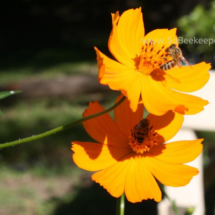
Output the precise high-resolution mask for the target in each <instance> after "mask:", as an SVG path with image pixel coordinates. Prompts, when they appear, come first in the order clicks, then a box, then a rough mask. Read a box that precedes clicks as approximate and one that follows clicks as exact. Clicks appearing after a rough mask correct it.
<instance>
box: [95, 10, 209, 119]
mask: <svg viewBox="0 0 215 215" xmlns="http://www.w3.org/2000/svg"><path fill="white" fill-rule="evenodd" d="M112 25H113V29H112V32H111V34H110V38H109V42H108V48H109V50H110V52H111V53H112V55H113V56H114V57H115V58H116V59H117V61H115V60H112V59H110V58H108V57H107V56H105V55H104V54H103V53H101V52H100V51H99V50H98V49H97V48H95V50H96V54H97V61H98V67H99V82H100V83H101V84H104V85H108V86H109V87H110V88H111V89H113V90H120V91H121V92H122V93H123V94H124V95H125V96H126V97H127V98H128V99H129V101H130V107H131V108H132V110H133V111H136V109H137V106H138V102H139V98H140V95H141V97H142V100H143V103H144V105H145V107H146V109H147V110H148V112H150V113H153V114H155V115H163V114H165V113H166V112H167V111H168V110H173V111H176V112H178V113H180V114H196V113H198V112H200V111H202V110H203V107H204V106H205V105H207V104H208V102H207V101H205V100H203V99H201V98H198V97H195V96H191V95H188V94H184V93H180V92H179V91H182V92H193V91H196V90H198V89H200V88H202V87H203V86H204V85H205V83H206V82H207V81H208V79H209V73H208V70H209V69H210V67H211V66H210V64H206V63H205V62H202V63H199V64H196V65H192V67H190V66H183V67H178V66H175V67H174V68H172V69H169V70H162V69H160V67H161V65H163V64H165V63H167V62H170V61H172V60H173V57H171V56H170V55H168V54H167V49H168V48H169V47H170V46H171V45H172V44H175V45H176V47H178V38H177V36H176V29H175V28H174V29H171V30H168V29H157V30H154V31H152V32H150V33H148V34H147V35H145V30H144V26H143V17H142V13H141V8H138V9H135V10H134V9H130V10H127V11H125V12H124V13H123V14H122V15H121V17H120V16H119V12H116V14H112Z"/></svg>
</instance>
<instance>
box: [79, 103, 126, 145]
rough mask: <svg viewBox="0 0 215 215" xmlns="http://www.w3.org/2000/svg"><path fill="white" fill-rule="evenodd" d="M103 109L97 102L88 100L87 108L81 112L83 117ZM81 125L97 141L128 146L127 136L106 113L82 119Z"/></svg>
mask: <svg viewBox="0 0 215 215" xmlns="http://www.w3.org/2000/svg"><path fill="white" fill-rule="evenodd" d="M104 110H105V109H104V108H103V107H102V106H101V105H100V104H99V103H98V102H94V103H92V102H90V103H89V108H88V109H86V110H85V111H84V113H83V117H86V116H90V115H92V114H96V113H99V112H101V111H104ZM83 125H84V128H85V130H86V131H87V133H88V134H89V135H90V136H91V137H92V138H93V139H94V140H96V141H98V142H99V143H103V144H108V145H114V146H122V147H129V145H128V137H127V136H124V135H123V133H122V132H121V131H120V129H119V128H118V126H117V124H116V123H115V121H114V120H113V119H112V118H111V116H110V115H109V114H108V113H107V114H103V115H101V116H99V117H96V118H93V119H90V120H87V121H84V122H83Z"/></svg>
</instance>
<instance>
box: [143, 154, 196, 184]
mask: <svg viewBox="0 0 215 215" xmlns="http://www.w3.org/2000/svg"><path fill="white" fill-rule="evenodd" d="M145 164H146V165H147V168H148V169H149V170H150V172H151V173H152V174H153V175H154V177H155V178H156V179H157V180H158V181H160V182H161V183H162V184H164V185H166V186H172V187H179V186H185V185H187V184H188V183H189V182H190V180H191V179H192V178H193V176H195V175H197V174H198V173H199V171H198V169H196V168H194V167H190V166H186V165H182V164H169V163H165V162H161V161H159V160H157V159H156V158H151V157H147V158H146V162H145Z"/></svg>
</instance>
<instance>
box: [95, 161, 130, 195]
mask: <svg viewBox="0 0 215 215" xmlns="http://www.w3.org/2000/svg"><path fill="white" fill-rule="evenodd" d="M130 164H131V163H130V159H129V157H128V158H126V159H123V160H122V161H120V162H117V163H116V164H114V165H112V166H111V167H109V168H107V169H104V170H101V171H100V172H97V173H95V174H93V175H92V180H94V181H95V182H97V183H99V184H100V185H101V186H103V187H104V188H105V189H106V190H107V191H108V192H109V193H110V194H111V195H112V196H113V197H116V198H118V197H120V196H121V195H122V193H123V192H124V190H125V179H126V175H127V173H128V169H129V167H130Z"/></svg>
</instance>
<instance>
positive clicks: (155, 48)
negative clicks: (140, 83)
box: [138, 40, 172, 75]
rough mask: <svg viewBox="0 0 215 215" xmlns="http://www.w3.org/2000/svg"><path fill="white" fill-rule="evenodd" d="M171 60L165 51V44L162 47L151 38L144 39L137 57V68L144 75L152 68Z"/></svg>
mask: <svg viewBox="0 0 215 215" xmlns="http://www.w3.org/2000/svg"><path fill="white" fill-rule="evenodd" d="M171 60H172V57H171V56H170V55H169V53H168V52H167V51H166V47H165V45H163V46H162V47H160V46H159V44H158V43H154V41H153V40H151V41H146V42H145V43H144V44H143V46H142V50H141V53H140V57H139V62H138V69H139V72H141V73H142V74H144V75H149V74H150V73H151V72H152V71H153V70H155V69H157V68H160V66H161V65H163V64H165V63H166V62H169V61H171Z"/></svg>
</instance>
